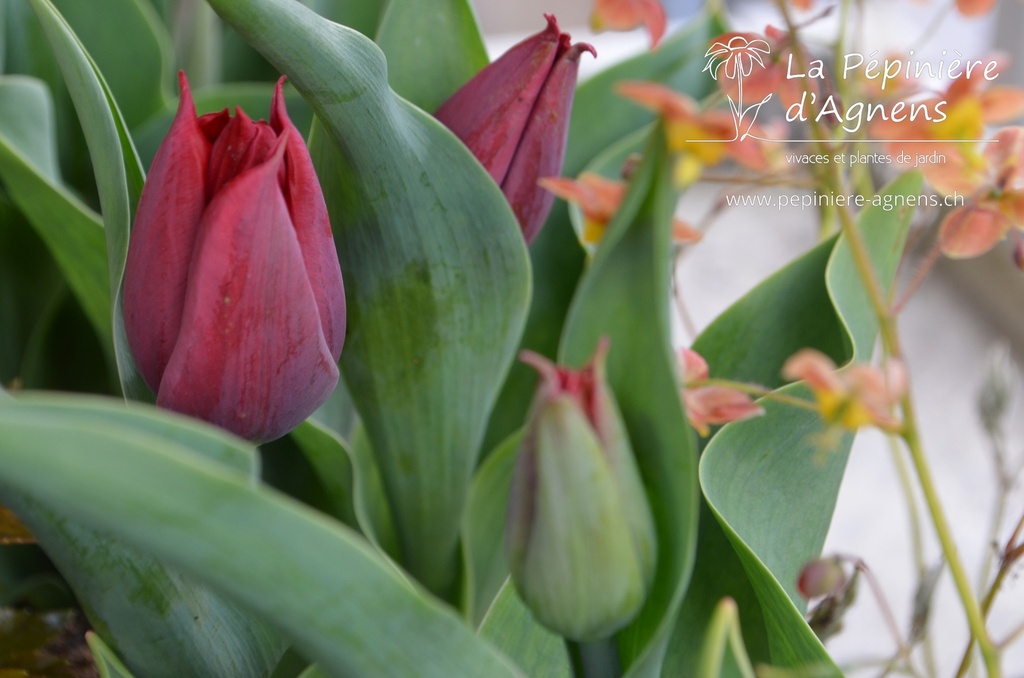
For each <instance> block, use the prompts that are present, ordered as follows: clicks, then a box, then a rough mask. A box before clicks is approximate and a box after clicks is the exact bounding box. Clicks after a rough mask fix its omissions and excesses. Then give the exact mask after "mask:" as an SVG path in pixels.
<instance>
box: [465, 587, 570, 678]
mask: <svg viewBox="0 0 1024 678" xmlns="http://www.w3.org/2000/svg"><path fill="white" fill-rule="evenodd" d="M480 635H481V636H483V637H484V638H486V639H488V640H490V641H491V642H493V643H494V644H495V645H496V646H497V647H498V649H500V650H501V651H503V652H504V653H505V654H507V655H508V656H509V657H512V658H513V659H514V660H515V661H516V663H517V664H518V665H519V667H520V668H522V669H523V671H524V673H525V674H526V675H528V676H530V678H570V677H571V676H572V667H571V666H570V664H569V655H568V653H567V652H566V650H565V642H564V641H563V640H562V638H561V636H559V635H557V634H555V633H552V632H551V631H548V630H547V629H546V628H544V627H543V626H541V625H540V624H539V623H537V621H536V620H535V619H534V618H533V615H532V614H531V613H530V610H529V609H528V608H527V607H526V605H525V603H523V601H522V600H521V599H520V598H519V595H518V594H517V593H516V588H515V586H513V585H512V580H511V579H506V580H505V582H504V585H503V586H502V587H501V590H500V591H499V592H498V596H497V597H496V598H495V599H494V603H493V604H492V605H491V606H490V608H488V610H487V615H486V616H485V617H484V619H483V622H482V623H481V625H480Z"/></svg>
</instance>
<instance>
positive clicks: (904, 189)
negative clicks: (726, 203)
mask: <svg viewBox="0 0 1024 678" xmlns="http://www.w3.org/2000/svg"><path fill="white" fill-rule="evenodd" d="M920 187H921V180H920V176H919V175H916V174H908V175H905V176H903V177H901V178H900V179H898V180H897V181H895V182H894V183H893V184H892V185H890V186H889V187H888V188H887V189H886V190H885V191H883V192H882V193H880V199H883V200H893V201H902V202H903V204H906V203H907V202H908V196H915V195H917V194H918V192H919V191H920ZM909 221H910V211H909V210H908V209H906V208H901V209H888V210H887V209H886V208H885V207H884V206H882V205H879V206H877V207H869V208H867V209H865V210H864V212H863V213H862V214H861V216H860V219H859V222H858V223H859V228H860V229H861V231H862V233H863V237H864V240H865V242H866V243H867V245H868V249H869V254H870V256H871V259H872V261H873V262H874V265H875V268H876V270H877V274H878V276H879V279H880V281H881V282H882V284H883V286H885V287H886V288H887V287H889V286H890V285H891V284H892V280H893V278H894V276H895V271H896V266H897V264H898V262H899V258H900V254H901V252H902V250H903V243H904V240H905V238H906V233H907V229H908V227H909ZM819 250H820V247H819ZM815 253H816V254H817V250H816V251H815ZM822 273H823V275H822V276H821V277H818V278H817V281H815V280H813V279H810V280H808V279H806V278H805V279H804V284H803V285H800V284H799V283H798V282H797V280H796V279H795V278H794V279H793V280H792V282H791V287H790V289H791V291H792V294H793V296H796V297H800V296H801V295H803V296H804V298H805V299H806V298H808V295H820V294H821V291H820V289H821V287H822V286H824V287H825V288H826V290H827V293H828V296H829V298H830V300H831V303H832V305H833V308H834V313H835V314H837V315H838V319H839V321H840V322H841V323H842V327H841V332H840V334H839V336H838V337H836V336H833V337H831V338H829V337H827V336H825V335H823V333H822V332H821V328H820V327H816V326H815V324H816V323H817V322H818V319H820V318H823V317H826V316H825V314H824V312H823V311H822V310H820V309H819V310H818V311H816V312H814V313H807V312H804V313H803V314H802V317H798V316H797V314H793V316H792V317H793V321H792V322H793V323H794V326H795V327H796V328H801V327H802V328H804V329H803V330H802V335H803V336H801V332H800V331H798V330H796V329H793V330H790V331H786V332H781V333H768V334H767V335H766V334H764V333H762V332H760V331H759V329H758V328H759V327H767V325H768V323H769V322H771V323H778V318H777V315H776V311H777V308H778V307H777V306H775V307H773V306H767V305H765V304H764V303H763V302H762V303H760V305H758V303H756V301H755V300H756V297H757V296H758V295H763V292H764V291H763V290H761V289H758V290H755V291H754V292H753V293H752V297H753V298H751V297H748V299H744V300H742V301H741V302H739V303H738V304H737V305H736V306H734V307H733V309H730V310H729V311H727V312H726V313H725V314H723V316H722V317H721V318H719V320H718V321H716V323H715V324H714V325H713V326H712V328H709V330H708V332H711V333H712V334H711V335H708V336H709V338H708V339H705V338H704V337H702V338H701V339H700V340H699V341H698V350H699V351H702V352H703V354H704V356H705V357H706V358H708V360H709V363H710V364H711V365H712V369H713V370H715V369H727V370H735V372H731V373H730V372H720V373H718V374H717V375H716V376H725V377H728V378H734V379H744V380H747V379H758V378H759V376H769V375H765V374H764V370H765V369H766V368H765V367H764V365H768V366H770V367H772V368H774V370H775V372H776V374H775V376H772V377H770V381H769V383H777V381H778V376H777V371H778V369H779V367H781V364H782V362H783V361H784V360H785V359H786V358H787V357H788V356H789V355H791V354H792V353H793V352H795V351H796V350H798V349H799V348H802V347H803V346H806V345H814V344H815V343H818V344H819V345H821V346H822V347H824V348H826V350H828V349H831V351H832V352H833V354H834V353H835V352H836V351H837V349H838V348H839V347H840V346H842V347H843V350H842V355H840V356H839V357H840V358H841V362H846V361H850V360H865V359H867V357H868V356H869V355H870V353H871V349H872V347H873V343H874V339H875V335H876V334H877V331H878V325H877V321H876V319H875V318H874V316H873V313H872V311H871V307H870V305H869V303H868V300H867V297H866V294H865V292H864V288H863V284H862V283H861V280H860V278H859V276H858V274H857V273H856V269H855V268H854V266H853V263H852V257H851V255H850V252H849V246H848V244H847V243H846V241H845V239H844V238H840V239H839V240H838V242H837V243H836V245H835V247H834V248H833V249H832V252H831V254H830V257H829V260H828V263H827V266H826V268H825V269H824V270H823V272H822ZM768 282H769V283H773V284H775V285H776V286H777V287H778V284H779V279H778V278H773V279H770V280H769V281H768ZM822 283H824V285H823V284H822ZM801 289H803V290H806V291H804V292H801V291H800V290H801ZM780 294H781V292H780V291H779V290H776V294H774V295H773V298H774V299H775V300H780V299H782V298H783V297H782V296H780ZM764 298H765V299H766V298H767V297H764ZM769 316H770V317H771V320H770V321H769ZM706 334H707V333H706ZM712 337H713V338H712ZM726 337H728V343H725V338H726ZM705 347H706V348H705ZM750 351H757V355H758V360H757V365H758V366H757V367H756V368H755V367H753V365H754V361H753V359H749V358H746V357H745V356H747V353H748V352H750ZM727 354H732V355H733V356H734V358H733V360H732V361H731V362H730V361H729V360H727V359H723V360H722V361H721V365H722V366H723V367H722V368H716V364H718V360H717V356H719V355H721V356H723V358H725V357H726V356H727ZM711 356H715V357H711ZM737 356H739V357H737ZM785 392H786V393H789V394H791V395H797V396H803V397H806V392H805V391H804V390H803V388H802V387H800V386H796V385H794V386H788V387H786V388H785ZM764 406H765V409H766V411H767V414H766V416H765V417H762V418H758V419H753V420H748V421H744V422H738V423H736V424H730V425H729V426H726V427H724V428H723V429H722V430H721V431H719V432H718V433H717V434H716V435H715V436H714V438H712V440H711V442H710V443H709V444H708V445H707V447H706V449H705V452H704V456H703V458H702V460H701V468H700V480H701V486H702V488H703V490H704V495H705V497H706V499H707V503H708V506H709V508H710V510H711V512H712V514H713V515H714V516H715V518H716V519H717V521H718V522H719V524H720V525H721V528H722V531H723V533H724V536H725V538H727V539H728V541H729V543H730V544H731V546H732V548H733V549H734V550H735V554H736V556H735V557H736V558H738V561H739V564H740V565H741V566H742V569H743V573H744V574H745V577H744V578H745V580H746V582H745V583H744V582H740V584H739V586H738V594H737V596H736V599H737V602H738V604H739V605H740V613H741V615H744V616H745V615H747V610H748V609H751V610H752V614H755V615H756V614H757V613H756V611H753V608H756V607H759V608H760V615H763V624H764V627H763V628H764V630H763V635H762V637H761V640H760V641H758V642H757V643H756V645H752V644H750V640H751V639H750V637H748V649H749V650H751V653H752V658H753V659H754V660H755V661H766V662H770V663H772V664H774V665H777V666H782V667H789V668H795V667H800V666H803V667H805V668H806V667H815V668H816V669H817V670H820V671H823V672H825V673H826V674H827V675H833V674H836V675H838V669H836V668H835V666H834V665H833V664H832V662H831V659H829V657H828V654H827V653H826V652H825V650H824V648H823V647H822V646H821V644H820V642H819V641H818V640H817V638H816V637H815V636H814V634H813V633H812V632H811V630H810V628H809V627H808V626H807V624H806V623H805V622H804V621H803V617H802V610H803V607H804V603H803V601H802V600H801V599H800V598H799V597H798V594H797V592H796V588H795V587H796V579H797V576H798V574H799V571H800V569H801V568H802V567H803V565H804V564H805V563H806V562H807V561H809V560H811V559H813V558H815V557H817V556H818V554H819V553H820V551H821V547H822V544H823V543H824V539H825V535H826V533H827V531H828V525H829V522H830V521H831V516H832V511H833V509H834V507H835V501H836V495H837V494H838V491H839V485H840V482H841V480H842V474H843V471H844V469H845V466H846V459H847V456H848V454H849V449H850V444H851V443H852V436H849V435H846V436H843V437H841V438H839V439H838V440H837V441H836V444H835V445H833V446H832V447H831V448H822V447H821V443H820V442H818V441H821V440H827V439H828V438H827V437H826V436H827V432H826V431H825V429H824V425H823V424H822V422H821V421H820V418H819V417H818V416H817V415H816V414H815V413H814V412H808V411H807V410H803V409H797V408H793V407H790V406H784V405H781V404H779V403H775V402H767V401H766V402H765V403H764ZM702 527H704V524H703V523H702ZM707 533H708V534H709V535H712V534H714V533H713V532H712V531H711V530H710V529H709V530H708V531H707ZM709 540H710V541H709V543H711V544H712V546H714V547H715V548H711V549H709V550H708V551H705V552H700V553H699V554H698V559H699V560H702V561H703V560H705V559H714V560H715V572H714V573H710V572H708V573H707V577H708V578H707V579H704V578H702V579H695V581H694V584H693V586H694V589H698V588H699V587H701V586H702V585H708V586H709V587H711V588H713V589H714V590H719V591H721V590H722V589H723V588H726V589H727V588H728V587H729V584H728V583H727V582H728V579H726V578H725V577H723V576H722V572H723V569H722V568H723V563H725V565H724V567H725V570H724V571H726V572H730V573H732V574H733V575H735V574H737V572H736V568H735V565H734V564H730V563H728V562H727V561H728V560H731V558H730V557H729V556H728V554H727V552H726V551H725V550H724V549H722V548H721V543H720V540H718V539H717V538H715V539H711V538H710V537H709ZM703 545H705V542H704V541H702V546H703ZM734 562H735V561H734ZM712 582H715V583H712ZM727 593H728V595H732V593H731V592H728V591H727ZM751 593H753V594H754V596H753V597H751V596H750V594H751ZM687 618H688V617H687V614H686V610H685V609H684V614H683V615H682V616H681V620H683V621H685V620H686V619H687ZM747 628H749V627H748V626H746V625H745V629H747ZM693 633H694V629H692V628H689V629H684V630H680V631H679V634H680V635H689V636H691V637H692V634H693ZM677 637H679V636H677ZM755 650H757V651H756V652H755ZM762 653H766V654H762ZM680 670H683V669H680Z"/></svg>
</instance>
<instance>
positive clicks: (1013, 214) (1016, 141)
mask: <svg viewBox="0 0 1024 678" xmlns="http://www.w3.org/2000/svg"><path fill="white" fill-rule="evenodd" d="M976 157H978V156H976V155H971V154H969V153H966V152H965V153H963V154H954V155H950V156H949V157H948V158H947V162H946V163H945V164H935V165H926V166H924V170H925V176H926V177H927V178H928V180H929V182H930V183H931V184H932V185H933V186H935V188H936V190H938V191H939V192H940V193H944V194H946V195H954V194H960V195H963V196H970V197H971V202H970V203H969V204H965V205H961V206H959V207H956V208H955V209H954V210H953V211H952V212H950V213H949V215H948V216H947V217H946V218H945V219H944V220H943V222H942V226H941V227H940V228H939V247H940V248H941V249H942V253H943V254H945V255H946V256H948V257H954V258H969V257H976V256H978V255H981V254H984V253H985V252H987V251H989V250H990V249H992V248H993V247H995V245H996V243H998V242H999V241H1000V240H1002V239H1003V238H1004V237H1006V234H1007V232H1009V231H1010V230H1011V229H1013V228H1016V229H1024V167H1022V163H1024V128H1021V127H1010V128H1007V129H1004V130H1002V131H1001V132H999V133H998V134H997V135H996V136H995V137H993V139H992V141H991V143H988V144H986V145H985V150H984V151H983V152H982V153H981V155H980V159H981V162H980V165H979V163H977V162H975V161H974V158H976ZM1018 237H1019V236H1018Z"/></svg>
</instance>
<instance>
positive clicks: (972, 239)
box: [939, 206, 1010, 259]
mask: <svg viewBox="0 0 1024 678" xmlns="http://www.w3.org/2000/svg"><path fill="white" fill-rule="evenodd" d="M1009 227H1010V223H1009V222H1008V221H1007V219H1006V217H1005V216H1003V215H1002V214H1000V213H999V212H996V211H994V210H990V209H985V208H983V207H976V206H975V207H958V208H956V209H955V210H953V211H952V212H950V213H949V216H947V217H946V219H945V220H944V221H943V222H942V226H941V228H940V229H939V245H940V246H941V248H942V253H943V254H945V255H946V256H947V257H952V258H954V259H969V258H970V257H976V256H979V255H981V254H984V253H985V252H988V251H989V250H990V249H992V248H993V247H995V246H996V243H998V242H999V241H1000V240H1002V238H1003V236H1004V235H1005V234H1006V231H1007V230H1008V229H1009Z"/></svg>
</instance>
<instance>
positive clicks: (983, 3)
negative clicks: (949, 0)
mask: <svg viewBox="0 0 1024 678" xmlns="http://www.w3.org/2000/svg"><path fill="white" fill-rule="evenodd" d="M996 1H997V0H956V9H957V11H958V12H960V13H961V14H963V15H964V16H981V15H982V14H988V13H989V12H991V11H992V10H993V9H995V6H996Z"/></svg>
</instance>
